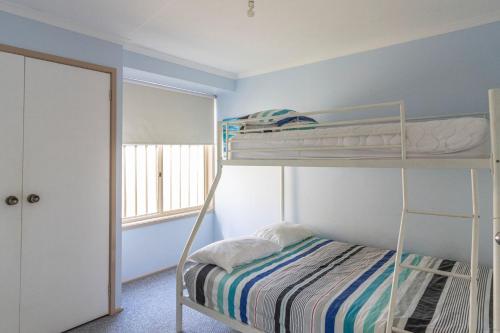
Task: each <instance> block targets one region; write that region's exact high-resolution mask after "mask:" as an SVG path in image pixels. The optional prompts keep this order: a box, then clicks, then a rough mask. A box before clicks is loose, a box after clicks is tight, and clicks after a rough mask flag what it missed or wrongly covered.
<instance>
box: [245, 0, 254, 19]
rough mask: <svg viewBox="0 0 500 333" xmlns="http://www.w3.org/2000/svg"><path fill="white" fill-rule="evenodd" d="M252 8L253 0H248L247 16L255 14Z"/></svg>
mask: <svg viewBox="0 0 500 333" xmlns="http://www.w3.org/2000/svg"><path fill="white" fill-rule="evenodd" d="M254 8H255V0H248V11H247V15H248V17H254V16H255V12H254Z"/></svg>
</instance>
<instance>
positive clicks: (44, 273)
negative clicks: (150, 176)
mask: <svg viewBox="0 0 500 333" xmlns="http://www.w3.org/2000/svg"><path fill="white" fill-rule="evenodd" d="M25 80H26V84H25V86H26V89H25V96H26V97H25V111H24V133H25V135H24V163H23V165H24V170H23V177H24V184H23V192H24V207H23V227H22V235H23V244H22V260H21V263H22V270H21V272H22V277H21V281H22V282H21V332H22V333H35V332H36V333H45V332H47V333H49V332H50V333H53V332H61V331H64V330H67V329H69V328H72V327H74V326H77V325H80V324H82V323H85V322H87V321H90V320H92V319H95V318H97V317H100V316H103V315H105V314H107V312H108V283H109V281H108V280H109V274H108V269H109V266H108V261H109V259H108V258H109V184H110V182H109V181H110V176H109V172H110V157H109V155H110V100H109V89H110V75H108V74H104V73H100V72H95V71H91V70H86V69H82V68H77V67H71V66H66V65H60V64H55V63H51V62H45V61H41V60H35V59H30V58H26V79H25ZM30 194H36V195H38V196H39V197H40V201H39V202H37V203H28V202H27V197H28V196H29V195H30Z"/></svg>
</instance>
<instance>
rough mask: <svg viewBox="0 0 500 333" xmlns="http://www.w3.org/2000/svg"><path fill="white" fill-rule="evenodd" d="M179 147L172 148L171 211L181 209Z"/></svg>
mask: <svg viewBox="0 0 500 333" xmlns="http://www.w3.org/2000/svg"><path fill="white" fill-rule="evenodd" d="M181 174H182V173H181V146H179V145H174V146H172V170H171V173H170V179H171V184H170V186H172V189H171V195H172V206H171V209H179V208H181V192H182V191H181V176H182V175H181Z"/></svg>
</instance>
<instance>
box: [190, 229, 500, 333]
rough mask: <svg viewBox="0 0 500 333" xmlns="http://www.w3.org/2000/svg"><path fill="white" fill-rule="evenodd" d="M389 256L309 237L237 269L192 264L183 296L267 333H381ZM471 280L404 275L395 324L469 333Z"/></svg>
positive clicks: (438, 264) (484, 300)
mask: <svg viewBox="0 0 500 333" xmlns="http://www.w3.org/2000/svg"><path fill="white" fill-rule="evenodd" d="M394 257H395V253H394V251H388V250H380V249H376V248H371V247H365V246H359V245H351V244H346V243H341V242H336V241H332V240H328V239H323V238H318V237H312V238H309V239H306V240H303V241H301V242H299V243H297V244H294V245H292V246H289V247H287V248H285V249H284V250H283V251H282V252H280V253H277V254H274V255H272V256H270V257H267V258H263V259H259V260H257V261H255V262H252V263H250V264H246V265H242V266H239V267H237V268H236V269H235V270H234V271H233V272H232V273H231V274H227V273H226V272H225V271H224V270H222V269H221V268H219V267H217V266H214V265H205V264H196V265H194V266H192V267H190V268H189V269H188V270H187V272H186V273H185V276H184V278H185V283H186V286H187V289H188V292H189V297H190V298H191V299H192V300H193V301H195V302H197V303H199V304H201V305H204V306H206V307H209V308H211V309H214V310H216V311H218V312H220V313H221V314H224V315H226V316H228V317H231V318H233V319H236V320H238V321H240V322H243V323H245V324H248V325H250V326H252V327H254V328H257V329H259V330H262V331H265V332H295V333H314V332H344V333H350V332H360V333H361V332H366V333H372V332H373V333H375V332H383V331H384V329H385V324H386V316H387V308H388V301H389V297H390V288H391V273H392V270H393V267H394ZM403 261H404V262H405V263H408V264H412V265H416V266H421V267H428V268H434V269H441V270H445V271H453V272H457V273H461V274H468V273H469V265H468V264H464V263H460V262H456V261H452V260H443V259H437V258H433V257H427V256H419V255H415V254H405V255H404V256H403ZM479 273H480V274H479V275H480V276H479V302H478V303H479V316H478V317H479V322H478V332H489V330H490V327H491V326H492V296H491V295H492V284H491V281H492V271H491V269H489V268H487V267H481V268H480V270H479ZM468 302H469V282H468V281H466V280H463V279H457V278H447V277H444V276H440V275H439V276H438V275H432V274H427V273H423V272H419V271H414V270H408V269H403V270H402V272H401V274H400V275H399V298H398V302H397V303H398V305H397V309H396V315H395V322H394V326H397V327H399V328H402V329H405V330H408V331H411V332H436V333H437V332H439V333H444V332H450V333H451V332H453V333H460V332H464V333H465V332H467V331H468V329H467V317H468Z"/></svg>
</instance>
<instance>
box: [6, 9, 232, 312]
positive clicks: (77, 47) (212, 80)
mask: <svg viewBox="0 0 500 333" xmlns="http://www.w3.org/2000/svg"><path fill="white" fill-rule="evenodd" d="M0 43H1V44H7V45H11V46H16V47H21V48H26V49H30V50H35V51H39V52H45V53H49V54H54V55H58V56H63V57H68V58H73V59H78V60H82V61H87V62H91V63H95V64H100V65H105V66H110V67H114V68H116V69H117V70H118V78H117V79H118V82H119V83H118V87H117V88H118V89H117V94H118V96H117V102H118V109H117V111H118V112H117V116H118V117H117V125H118V126H117V151H118V158H117V170H116V171H117V180H118V181H117V194H118V196H119V197H120V196H121V165H120V163H121V138H122V135H121V131H122V85H121V82H122V73H123V71H122V69H123V66H124V65H125V64H126V65H127V66H128V68H129V69H132V70H140V71H141V73H145V72H144V71H145V70H147V71H150V73H148V75H150V77H153V78H155V79H157V78H158V75H161V77H162V79H163V80H172V82H176V83H179V82H182V84H184V85H185V87H186V88H189V87H196V88H198V87H202V88H203V89H210V90H211V91H214V92H218V91H221V90H224V89H227V90H231V89H234V85H235V82H234V80H231V79H227V78H223V77H220V76H217V75H213V74H209V73H205V72H203V71H200V70H196V69H192V68H188V67H185V66H181V65H177V64H173V63H169V62H167V61H163V60H158V59H154V58H151V57H148V56H144V55H141V54H136V53H131V52H128V51H124V50H123V47H122V46H121V45H118V44H114V43H110V42H107V41H103V40H100V39H97V38H93V37H88V36H85V35H82V34H78V33H75V32H71V31H68V30H65V29H61V28H57V27H54V26H51V25H47V24H44V23H40V22H37V21H33V20H30V19H25V18H22V17H19V16H15V15H12V14H8V13H6V12H2V11H0ZM155 75H157V76H155ZM143 78H144V77H143ZM146 78H147V77H146ZM212 89H213V90H212ZM117 203H118V204H117V216H121V200H118V202H117ZM194 219H195V217H188V218H183V219H179V220H175V221H169V222H165V223H160V224H155V225H151V226H148V227H145V228H138V229H130V230H127V231H125V232H124V233H123V243H122V230H121V228H120V227H118V228H117V233H116V235H115V236H116V244H117V258H116V262H117V267H118V270H117V277H116V285H117V286H118V290H117V297H116V304H117V306H119V305H120V285H121V281H122V274H121V273H122V271H121V269H120V268H123V279H124V280H130V279H133V278H136V277H139V276H142V275H145V274H148V273H152V272H154V271H157V270H160V269H162V268H166V267H170V266H173V265H175V263H176V262H177V260H178V256H179V252H180V251H181V250H182V245H183V242H184V241H185V239H187V235H188V230H190V229H191V227H192V225H193V223H194ZM117 225H118V226H120V225H121V220H119V221H117ZM212 240H213V228H212V223H211V216H209V217H208V218H207V222H206V226H204V228H202V229H201V231H200V235H199V237H198V240H197V243H195V246H194V247H195V248H196V247H200V246H203V245H206V244H208V243H210V242H212ZM122 252H123V256H122Z"/></svg>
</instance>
